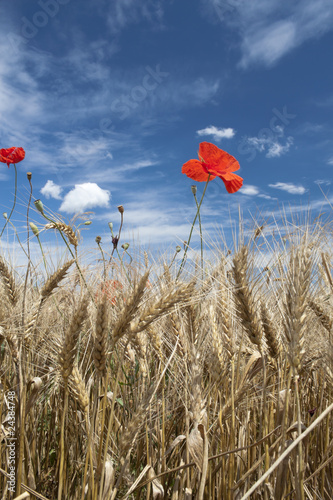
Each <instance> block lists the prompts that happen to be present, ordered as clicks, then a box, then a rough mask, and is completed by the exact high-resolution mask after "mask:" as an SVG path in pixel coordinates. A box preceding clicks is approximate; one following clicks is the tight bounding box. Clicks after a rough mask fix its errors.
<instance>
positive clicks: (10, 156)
mask: <svg viewBox="0 0 333 500" xmlns="http://www.w3.org/2000/svg"><path fill="white" fill-rule="evenodd" d="M24 157H25V151H24V149H23V148H8V149H0V162H2V163H7V165H8V168H9V165H10V163H18V162H19V161H22V160H23V159H24Z"/></svg>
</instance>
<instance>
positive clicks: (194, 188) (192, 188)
mask: <svg viewBox="0 0 333 500" xmlns="http://www.w3.org/2000/svg"><path fill="white" fill-rule="evenodd" d="M191 191H192V193H193V194H197V186H194V185H193V186H191Z"/></svg>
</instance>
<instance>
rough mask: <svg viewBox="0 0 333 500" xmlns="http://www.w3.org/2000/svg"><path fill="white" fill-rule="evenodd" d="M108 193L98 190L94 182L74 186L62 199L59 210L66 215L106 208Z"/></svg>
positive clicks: (108, 199)
mask: <svg viewBox="0 0 333 500" xmlns="http://www.w3.org/2000/svg"><path fill="white" fill-rule="evenodd" d="M109 201H110V192H109V191H106V190H105V189H102V188H100V187H99V186H98V185H97V184H96V183H95V182H85V183H83V184H75V188H74V189H72V190H71V191H70V192H69V193H67V194H66V196H65V197H64V201H63V202H62V204H61V206H60V208H59V210H60V211H62V212H67V213H71V214H73V213H80V212H84V211H85V210H87V209H88V208H95V207H108V206H109Z"/></svg>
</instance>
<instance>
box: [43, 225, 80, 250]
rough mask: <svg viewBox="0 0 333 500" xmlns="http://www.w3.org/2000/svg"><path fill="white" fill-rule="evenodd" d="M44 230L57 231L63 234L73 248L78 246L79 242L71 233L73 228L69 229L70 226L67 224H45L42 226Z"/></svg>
mask: <svg viewBox="0 0 333 500" xmlns="http://www.w3.org/2000/svg"><path fill="white" fill-rule="evenodd" d="M44 229H59V230H60V231H61V232H62V233H64V234H65V235H66V236H67V238H68V241H69V242H70V243H71V244H72V245H73V246H74V247H77V246H78V244H79V241H78V239H77V236H76V234H75V232H74V231H73V228H71V226H68V225H67V224H64V223H63V222H50V223H49V224H46V225H45V226H44Z"/></svg>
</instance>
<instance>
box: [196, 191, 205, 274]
mask: <svg viewBox="0 0 333 500" xmlns="http://www.w3.org/2000/svg"><path fill="white" fill-rule="evenodd" d="M193 196H194V199H195V203H196V205H197V209H198V210H199V212H198V219H199V231H200V246H201V273H202V279H203V274H204V265H203V240H202V227H201V217H200V208H199V205H198V199H197V195H196V193H193Z"/></svg>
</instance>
